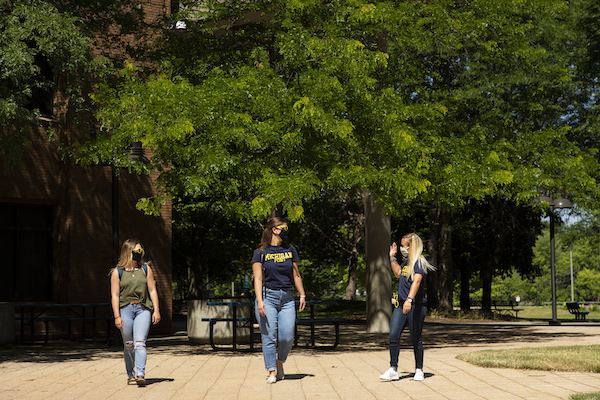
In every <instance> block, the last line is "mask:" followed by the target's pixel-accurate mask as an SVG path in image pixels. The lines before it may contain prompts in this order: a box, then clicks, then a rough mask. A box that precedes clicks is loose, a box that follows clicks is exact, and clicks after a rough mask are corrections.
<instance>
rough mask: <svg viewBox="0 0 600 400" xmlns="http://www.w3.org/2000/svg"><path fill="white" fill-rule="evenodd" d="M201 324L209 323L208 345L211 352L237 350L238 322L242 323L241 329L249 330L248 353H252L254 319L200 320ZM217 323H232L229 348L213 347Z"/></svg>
mask: <svg viewBox="0 0 600 400" xmlns="http://www.w3.org/2000/svg"><path fill="white" fill-rule="evenodd" d="M202 321H203V322H208V323H209V343H210V347H212V348H213V350H238V348H237V345H238V343H237V329H238V325H237V323H238V322H242V323H243V324H242V326H241V328H250V351H254V318H237V317H236V318H202ZM217 322H231V323H233V329H232V331H233V338H232V345H231V347H223V346H217V345H215V340H214V327H215V324H216V323H217Z"/></svg>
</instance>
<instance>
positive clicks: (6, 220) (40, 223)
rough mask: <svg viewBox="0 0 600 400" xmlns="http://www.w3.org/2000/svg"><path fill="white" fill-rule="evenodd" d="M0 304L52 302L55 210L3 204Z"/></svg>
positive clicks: (1, 215) (0, 242)
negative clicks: (53, 217)
mask: <svg viewBox="0 0 600 400" xmlns="http://www.w3.org/2000/svg"><path fill="white" fill-rule="evenodd" d="M0 254H1V255H2V257H1V258H0V300H2V301H43V300H51V299H52V207H49V206H29V205H7V204H0Z"/></svg>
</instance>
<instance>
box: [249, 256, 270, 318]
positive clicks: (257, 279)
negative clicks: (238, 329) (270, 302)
mask: <svg viewBox="0 0 600 400" xmlns="http://www.w3.org/2000/svg"><path fill="white" fill-rule="evenodd" d="M252 273H253V274H254V294H255V296H256V309H257V310H258V314H259V315H261V316H262V317H264V316H265V311H267V306H265V303H264V301H263V297H262V295H263V276H262V263H259V262H255V263H252Z"/></svg>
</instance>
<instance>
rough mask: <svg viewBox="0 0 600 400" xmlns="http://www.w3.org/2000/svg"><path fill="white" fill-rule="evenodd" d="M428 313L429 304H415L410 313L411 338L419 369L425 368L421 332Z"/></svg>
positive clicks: (416, 365) (416, 364)
mask: <svg viewBox="0 0 600 400" xmlns="http://www.w3.org/2000/svg"><path fill="white" fill-rule="evenodd" d="M426 314H427V306H425V305H423V304H415V305H414V306H413V307H412V308H411V310H410V312H409V313H408V315H409V318H408V324H409V329H410V338H411V341H412V345H413V351H414V353H415V367H416V368H417V369H423V340H422V339H421V333H422V332H423V324H424V323H425V315H426Z"/></svg>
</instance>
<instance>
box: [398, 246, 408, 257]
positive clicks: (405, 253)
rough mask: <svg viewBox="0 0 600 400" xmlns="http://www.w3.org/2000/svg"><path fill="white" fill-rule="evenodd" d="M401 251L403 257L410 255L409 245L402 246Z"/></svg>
mask: <svg viewBox="0 0 600 400" xmlns="http://www.w3.org/2000/svg"><path fill="white" fill-rule="evenodd" d="M400 253H402V256H403V257H408V247H400Z"/></svg>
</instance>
